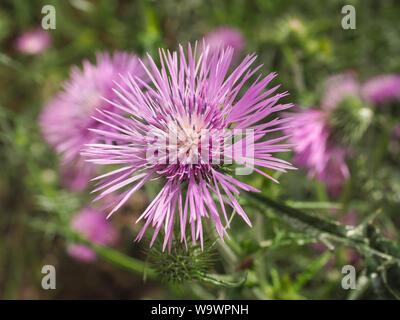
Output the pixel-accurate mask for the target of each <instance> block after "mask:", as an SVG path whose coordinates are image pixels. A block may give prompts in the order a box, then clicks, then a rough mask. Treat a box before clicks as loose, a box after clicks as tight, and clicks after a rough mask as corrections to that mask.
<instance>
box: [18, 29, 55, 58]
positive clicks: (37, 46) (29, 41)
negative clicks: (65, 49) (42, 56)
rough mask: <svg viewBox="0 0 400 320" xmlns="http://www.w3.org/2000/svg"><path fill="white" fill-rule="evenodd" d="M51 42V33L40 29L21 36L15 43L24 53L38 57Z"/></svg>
mask: <svg viewBox="0 0 400 320" xmlns="http://www.w3.org/2000/svg"><path fill="white" fill-rule="evenodd" d="M50 42H51V39H50V36H49V33H48V32H46V31H44V30H43V29H40V28H39V29H36V30H33V31H28V32H26V33H24V34H22V35H21V36H19V37H18V38H17V39H16V41H15V48H16V49H17V50H18V51H20V52H22V53H25V54H31V55H36V54H39V53H41V52H43V51H45V50H46V49H47V48H48V47H49V45H50Z"/></svg>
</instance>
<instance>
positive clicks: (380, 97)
mask: <svg viewBox="0 0 400 320" xmlns="http://www.w3.org/2000/svg"><path fill="white" fill-rule="evenodd" d="M362 94H363V96H364V97H365V98H366V99H367V100H368V101H371V102H372V103H373V104H379V103H382V102H385V101H387V100H390V99H398V98H399V97H400V75H397V74H388V75H381V76H377V77H375V78H372V79H370V80H368V81H367V82H366V83H365V84H364V85H363V87H362Z"/></svg>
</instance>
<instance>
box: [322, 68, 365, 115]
mask: <svg viewBox="0 0 400 320" xmlns="http://www.w3.org/2000/svg"><path fill="white" fill-rule="evenodd" d="M360 90H361V88H360V84H359V82H358V81H357V78H356V74H355V73H354V72H347V73H344V74H338V75H335V76H332V77H330V78H328V80H327V81H326V90H325V93H324V96H323V98H322V101H321V108H322V109H325V110H332V109H335V108H336V107H337V106H338V105H339V104H340V103H341V102H343V100H344V99H345V98H346V97H348V96H360Z"/></svg>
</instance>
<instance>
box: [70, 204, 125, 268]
mask: <svg viewBox="0 0 400 320" xmlns="http://www.w3.org/2000/svg"><path fill="white" fill-rule="evenodd" d="M71 228H72V230H74V231H76V232H78V233H80V234H82V236H84V237H85V238H86V239H87V240H90V241H92V242H93V243H96V244H99V245H114V244H116V243H117V241H118V236H117V233H116V231H115V230H114V228H113V227H112V225H111V224H110V222H109V221H107V219H106V217H105V215H104V213H103V212H101V211H97V210H95V209H91V208H84V209H82V211H80V212H79V213H78V214H77V215H76V216H75V217H74V218H73V219H72V221H71ZM68 253H69V254H70V255H71V256H73V257H74V258H76V259H78V260H82V261H86V262H92V261H94V260H96V258H97V257H96V253H95V252H94V251H93V250H92V249H91V248H89V247H88V246H86V245H83V244H73V245H71V246H69V247H68Z"/></svg>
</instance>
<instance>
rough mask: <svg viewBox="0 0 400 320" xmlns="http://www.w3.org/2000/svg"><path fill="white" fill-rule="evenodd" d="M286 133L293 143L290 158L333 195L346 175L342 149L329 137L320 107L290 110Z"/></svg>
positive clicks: (347, 173) (324, 115) (347, 175)
mask: <svg viewBox="0 0 400 320" xmlns="http://www.w3.org/2000/svg"><path fill="white" fill-rule="evenodd" d="M291 118H292V120H291V126H290V128H288V129H287V133H288V134H291V137H290V140H291V142H292V143H293V144H294V147H293V149H294V152H295V157H294V162H295V163H296V164H298V165H299V166H300V167H303V168H306V169H308V176H309V178H314V177H316V178H317V179H318V180H320V181H321V182H323V183H324V184H325V185H326V187H327V189H328V192H329V194H330V195H331V196H333V197H334V196H336V195H337V194H338V193H339V192H340V190H341V188H342V185H343V182H344V181H345V180H347V179H348V178H349V176H350V174H349V170H348V168H347V165H346V162H345V157H346V151H345V150H344V149H342V148H341V147H339V146H337V145H335V144H334V143H332V141H331V140H330V134H331V133H330V130H329V126H328V123H327V119H326V114H325V112H324V111H323V110H317V109H308V110H302V111H300V112H298V113H297V114H291Z"/></svg>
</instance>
